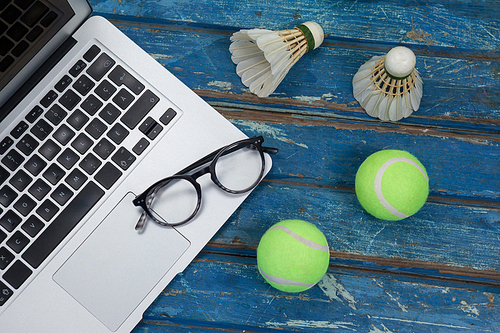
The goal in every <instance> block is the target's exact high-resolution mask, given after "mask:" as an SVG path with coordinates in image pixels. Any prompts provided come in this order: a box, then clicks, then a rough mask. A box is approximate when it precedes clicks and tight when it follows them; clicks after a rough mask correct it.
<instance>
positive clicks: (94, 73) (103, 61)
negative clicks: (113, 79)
mask: <svg viewBox="0 0 500 333" xmlns="http://www.w3.org/2000/svg"><path fill="white" fill-rule="evenodd" d="M114 64H115V61H114V60H113V59H111V58H110V57H109V56H108V55H107V54H106V53H102V54H101V55H100V56H99V57H98V58H97V59H96V60H95V61H94V63H93V64H92V65H91V66H90V67H89V69H87V74H89V75H90V76H91V77H92V78H93V79H94V80H96V81H100V80H101V79H102V78H103V76H104V75H106V73H107V72H108V71H109V70H110V69H111V67H113V65H114Z"/></svg>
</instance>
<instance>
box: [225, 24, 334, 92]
mask: <svg viewBox="0 0 500 333" xmlns="http://www.w3.org/2000/svg"><path fill="white" fill-rule="evenodd" d="M323 38H324V33H323V29H322V28H321V26H320V25H319V24H317V23H315V22H306V23H303V24H301V25H299V26H297V27H295V28H293V29H291V30H282V31H271V30H266V29H251V30H240V31H238V32H236V33H234V34H233V36H231V46H230V47H229V51H230V52H231V60H232V61H233V62H234V63H235V64H236V65H237V66H236V73H237V74H238V75H239V76H240V77H241V81H242V82H243V84H244V85H245V86H247V87H249V89H250V91H251V92H252V93H254V94H256V95H257V96H259V97H267V96H269V95H270V94H272V93H273V92H274V90H275V89H276V88H277V87H278V85H279V84H280V83H281V81H282V80H283V79H284V78H285V76H286V74H287V73H288V71H289V70H290V68H292V66H293V65H294V64H295V63H296V62H297V61H298V60H299V59H300V58H301V57H302V56H303V55H304V54H305V53H306V52H308V51H310V50H314V49H316V48H317V47H318V46H320V45H321V43H323Z"/></svg>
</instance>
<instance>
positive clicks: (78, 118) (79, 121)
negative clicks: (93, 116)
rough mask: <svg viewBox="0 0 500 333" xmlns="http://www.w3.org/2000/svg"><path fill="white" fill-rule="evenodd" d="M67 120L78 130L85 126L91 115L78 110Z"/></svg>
mask: <svg viewBox="0 0 500 333" xmlns="http://www.w3.org/2000/svg"><path fill="white" fill-rule="evenodd" d="M66 121H67V122H68V124H70V125H71V126H73V128H74V129H76V130H77V131H78V130H81V129H82V128H83V126H84V125H85V124H86V123H87V121H89V117H87V116H86V115H85V114H84V113H83V112H82V111H80V110H76V111H74V112H73V113H71V114H70V116H69V118H68V119H67V120H66Z"/></svg>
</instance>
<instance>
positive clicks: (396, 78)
mask: <svg viewBox="0 0 500 333" xmlns="http://www.w3.org/2000/svg"><path fill="white" fill-rule="evenodd" d="M415 63H416V58H415V54H414V53H413V52H412V51H411V50H410V49H408V48H407V47H404V46H397V47H395V48H393V49H391V50H390V51H389V52H388V53H387V54H386V55H385V56H375V57H373V58H371V59H370V60H368V61H367V62H366V63H365V64H364V65H362V66H361V67H360V68H359V70H358V72H357V73H356V75H354V78H353V80H352V86H353V93H354V98H356V100H357V101H358V102H359V104H360V105H361V107H363V109H365V111H366V112H367V113H368V114H369V115H370V116H372V117H375V118H379V119H381V120H391V121H397V120H400V119H401V118H406V117H408V116H410V115H411V114H412V113H413V112H414V111H417V110H418V108H419V106H420V100H421V99H422V92H423V82H422V79H421V78H420V74H419V73H418V71H417V69H416V68H415Z"/></svg>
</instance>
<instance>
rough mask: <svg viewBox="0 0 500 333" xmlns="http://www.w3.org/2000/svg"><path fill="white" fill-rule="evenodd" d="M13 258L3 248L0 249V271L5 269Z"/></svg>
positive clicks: (0, 288) (0, 290)
mask: <svg viewBox="0 0 500 333" xmlns="http://www.w3.org/2000/svg"><path fill="white" fill-rule="evenodd" d="M14 258H15V256H14V255H13V254H12V253H11V252H10V251H9V250H7V249H6V248H5V247H2V248H0V269H5V268H7V266H9V264H10V263H11V262H12V260H14ZM1 294H2V284H1V282H0V295H1Z"/></svg>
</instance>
